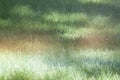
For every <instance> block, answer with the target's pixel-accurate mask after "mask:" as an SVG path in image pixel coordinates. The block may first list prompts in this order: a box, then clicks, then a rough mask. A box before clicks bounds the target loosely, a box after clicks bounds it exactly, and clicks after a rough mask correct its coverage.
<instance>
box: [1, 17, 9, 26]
mask: <svg viewBox="0 0 120 80" xmlns="http://www.w3.org/2000/svg"><path fill="white" fill-rule="evenodd" d="M10 25H11V21H10V20H9V19H7V20H5V19H0V27H6V26H10Z"/></svg>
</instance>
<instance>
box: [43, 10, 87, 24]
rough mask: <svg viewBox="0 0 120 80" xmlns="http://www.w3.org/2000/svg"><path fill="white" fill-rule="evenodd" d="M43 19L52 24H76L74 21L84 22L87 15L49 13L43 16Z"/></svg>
mask: <svg viewBox="0 0 120 80" xmlns="http://www.w3.org/2000/svg"><path fill="white" fill-rule="evenodd" d="M44 18H45V19H46V20H48V21H53V22H61V23H62V22H76V21H79V22H80V21H86V20H87V15H86V14H85V13H59V12H50V13H49V14H45V15H44Z"/></svg>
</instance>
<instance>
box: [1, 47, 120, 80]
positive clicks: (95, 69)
mask: <svg viewBox="0 0 120 80" xmlns="http://www.w3.org/2000/svg"><path fill="white" fill-rule="evenodd" d="M73 52H74V51H73ZM2 53H4V54H1V56H0V59H1V60H0V68H1V69H0V80H79V79H80V80H106V79H108V80H119V79H120V60H119V58H120V54H119V51H112V50H92V49H81V50H79V51H77V52H76V51H75V52H74V53H72V52H71V53H70V54H69V56H65V53H63V54H57V55H55V54H54V53H48V54H43V55H42V54H30V53H29V54H26V55H25V54H20V53H15V54H14V53H10V52H2Z"/></svg>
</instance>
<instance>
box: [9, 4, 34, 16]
mask: <svg viewBox="0 0 120 80" xmlns="http://www.w3.org/2000/svg"><path fill="white" fill-rule="evenodd" d="M11 14H12V15H13V14H14V15H18V16H21V17H24V16H30V15H32V14H33V11H32V10H31V8H30V7H29V6H18V5H17V6H15V7H14V8H13V9H12V11H11Z"/></svg>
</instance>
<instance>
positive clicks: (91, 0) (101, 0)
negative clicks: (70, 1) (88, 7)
mask: <svg viewBox="0 0 120 80" xmlns="http://www.w3.org/2000/svg"><path fill="white" fill-rule="evenodd" d="M78 1H80V2H82V3H84V4H87V3H98V4H100V3H103V4H109V3H110V2H111V0H107V1H106V0H78Z"/></svg>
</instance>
